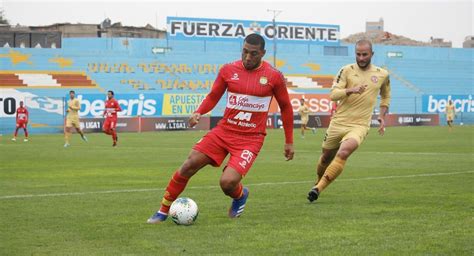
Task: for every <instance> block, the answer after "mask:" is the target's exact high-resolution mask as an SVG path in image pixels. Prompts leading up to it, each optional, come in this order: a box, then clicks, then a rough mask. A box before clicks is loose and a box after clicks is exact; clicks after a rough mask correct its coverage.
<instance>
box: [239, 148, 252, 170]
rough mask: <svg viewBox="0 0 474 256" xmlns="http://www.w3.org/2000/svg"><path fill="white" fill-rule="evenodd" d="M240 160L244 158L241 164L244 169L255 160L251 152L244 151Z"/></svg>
mask: <svg viewBox="0 0 474 256" xmlns="http://www.w3.org/2000/svg"><path fill="white" fill-rule="evenodd" d="M240 158H242V161H240V162H239V164H240V166H242V168H245V167H246V166H247V164H250V163H251V162H252V159H253V153H252V152H250V151H249V150H242V154H240Z"/></svg>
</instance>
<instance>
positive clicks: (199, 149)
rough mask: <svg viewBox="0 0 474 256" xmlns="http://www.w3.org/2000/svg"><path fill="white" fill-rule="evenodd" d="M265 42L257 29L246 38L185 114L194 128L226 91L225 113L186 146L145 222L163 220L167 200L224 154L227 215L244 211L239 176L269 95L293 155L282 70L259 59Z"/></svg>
mask: <svg viewBox="0 0 474 256" xmlns="http://www.w3.org/2000/svg"><path fill="white" fill-rule="evenodd" d="M264 55H265V41H264V39H263V37H262V36H260V35H258V34H251V35H248V36H247V37H246V38H245V41H244V45H243V49H242V59H241V60H238V61H235V62H233V63H230V64H226V65H224V66H223V67H222V68H221V70H220V71H219V74H218V76H217V78H216V80H215V82H214V85H213V86H212V89H211V91H210V92H209V94H208V95H207V96H206V98H205V99H204V100H203V102H202V103H201V105H200V106H199V108H198V109H197V110H196V112H195V113H193V114H192V116H191V117H190V119H189V125H190V126H191V127H193V126H194V125H196V124H197V123H198V122H199V119H200V118H201V115H204V114H206V113H208V112H209V111H211V110H212V109H213V108H214V107H215V106H216V104H217V103H218V101H219V100H220V99H221V97H222V96H223V95H224V93H225V92H226V91H227V105H226V109H225V111H224V117H223V118H222V119H221V120H220V121H219V123H218V125H217V126H216V127H215V128H214V129H212V130H211V131H210V132H208V133H207V134H206V135H205V136H204V137H203V138H202V139H201V140H200V141H199V142H198V143H197V144H196V145H195V146H194V147H193V149H192V150H191V153H190V154H189V156H188V158H187V159H186V160H185V161H184V163H183V164H182V165H181V167H179V168H178V169H177V170H176V172H175V173H174V174H173V176H172V178H171V180H170V181H169V184H168V186H167V188H166V191H165V194H164V197H163V200H162V202H161V207H160V209H159V211H157V212H156V213H155V214H154V215H153V216H151V217H150V218H149V219H148V221H147V222H148V223H151V224H155V223H160V222H163V221H165V220H166V218H167V217H168V211H169V209H170V206H171V204H172V203H173V201H174V200H176V199H177V198H178V196H179V195H180V194H181V192H183V190H184V189H185V187H186V184H187V182H188V180H189V179H190V178H191V177H192V176H193V175H194V174H196V173H197V172H198V171H199V170H200V169H201V168H203V167H204V166H206V165H209V164H210V165H212V166H215V167H218V166H220V165H221V164H222V162H223V161H224V159H225V157H226V156H227V154H230V158H229V161H228V162H227V164H226V165H225V167H224V170H223V172H222V175H221V178H220V186H221V188H222V191H223V192H224V193H225V194H226V195H227V196H229V197H231V198H232V199H233V200H232V204H231V207H230V209H229V212H228V214H229V217H231V218H235V217H239V216H240V215H241V214H242V212H243V211H244V207H245V202H246V201H247V198H248V195H249V190H248V188H246V187H243V186H242V183H241V180H242V178H243V177H244V176H245V175H246V174H247V172H248V171H249V169H250V167H251V166H252V164H253V163H254V161H255V159H256V157H257V155H258V153H259V151H260V149H261V147H262V145H263V141H264V138H265V135H266V132H265V125H266V121H267V116H268V110H269V106H270V102H271V100H272V98H273V97H275V99H276V100H277V102H278V105H279V107H280V109H281V115H282V120H283V127H284V130H285V146H284V151H283V152H284V155H285V157H286V160H287V161H288V160H291V159H293V154H294V150H293V109H292V106H291V103H290V99H289V97H288V91H287V89H286V82H285V79H284V77H283V74H282V73H281V72H279V71H278V70H276V69H275V68H273V67H272V66H271V65H270V64H269V63H267V62H265V61H262V58H263V56H264Z"/></svg>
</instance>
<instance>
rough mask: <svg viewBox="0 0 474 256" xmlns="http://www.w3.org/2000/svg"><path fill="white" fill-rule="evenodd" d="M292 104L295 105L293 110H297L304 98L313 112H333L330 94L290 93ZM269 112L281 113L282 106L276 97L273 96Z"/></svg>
mask: <svg viewBox="0 0 474 256" xmlns="http://www.w3.org/2000/svg"><path fill="white" fill-rule="evenodd" d="M289 96H290V101H291V105H292V106H293V112H297V111H298V108H299V107H300V105H301V104H300V99H302V98H304V99H305V102H306V105H307V106H308V108H309V111H310V112H312V113H330V112H331V105H332V104H331V99H330V98H329V94H290V95H289ZM269 113H280V108H279V107H278V103H277V102H276V100H275V98H273V100H272V102H271V104H270V110H269Z"/></svg>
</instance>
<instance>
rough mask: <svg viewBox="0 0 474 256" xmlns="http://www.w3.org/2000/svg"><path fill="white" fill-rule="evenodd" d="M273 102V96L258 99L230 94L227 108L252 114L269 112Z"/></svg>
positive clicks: (256, 97)
mask: <svg viewBox="0 0 474 256" xmlns="http://www.w3.org/2000/svg"><path fill="white" fill-rule="evenodd" d="M271 100H272V97H271V96H266V97H258V96H251V95H245V94H238V93H232V92H229V93H228V96H227V108H230V109H237V110H243V111H251V112H267V111H268V109H269V107H270V101H271Z"/></svg>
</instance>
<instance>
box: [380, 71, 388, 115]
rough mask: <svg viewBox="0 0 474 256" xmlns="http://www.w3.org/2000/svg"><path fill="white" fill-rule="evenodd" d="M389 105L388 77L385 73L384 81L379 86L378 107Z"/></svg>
mask: <svg viewBox="0 0 474 256" xmlns="http://www.w3.org/2000/svg"><path fill="white" fill-rule="evenodd" d="M389 106H390V77H389V76H388V75H387V78H386V79H385V82H384V83H383V84H382V86H381V87H380V107H387V108H388V107H389Z"/></svg>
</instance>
